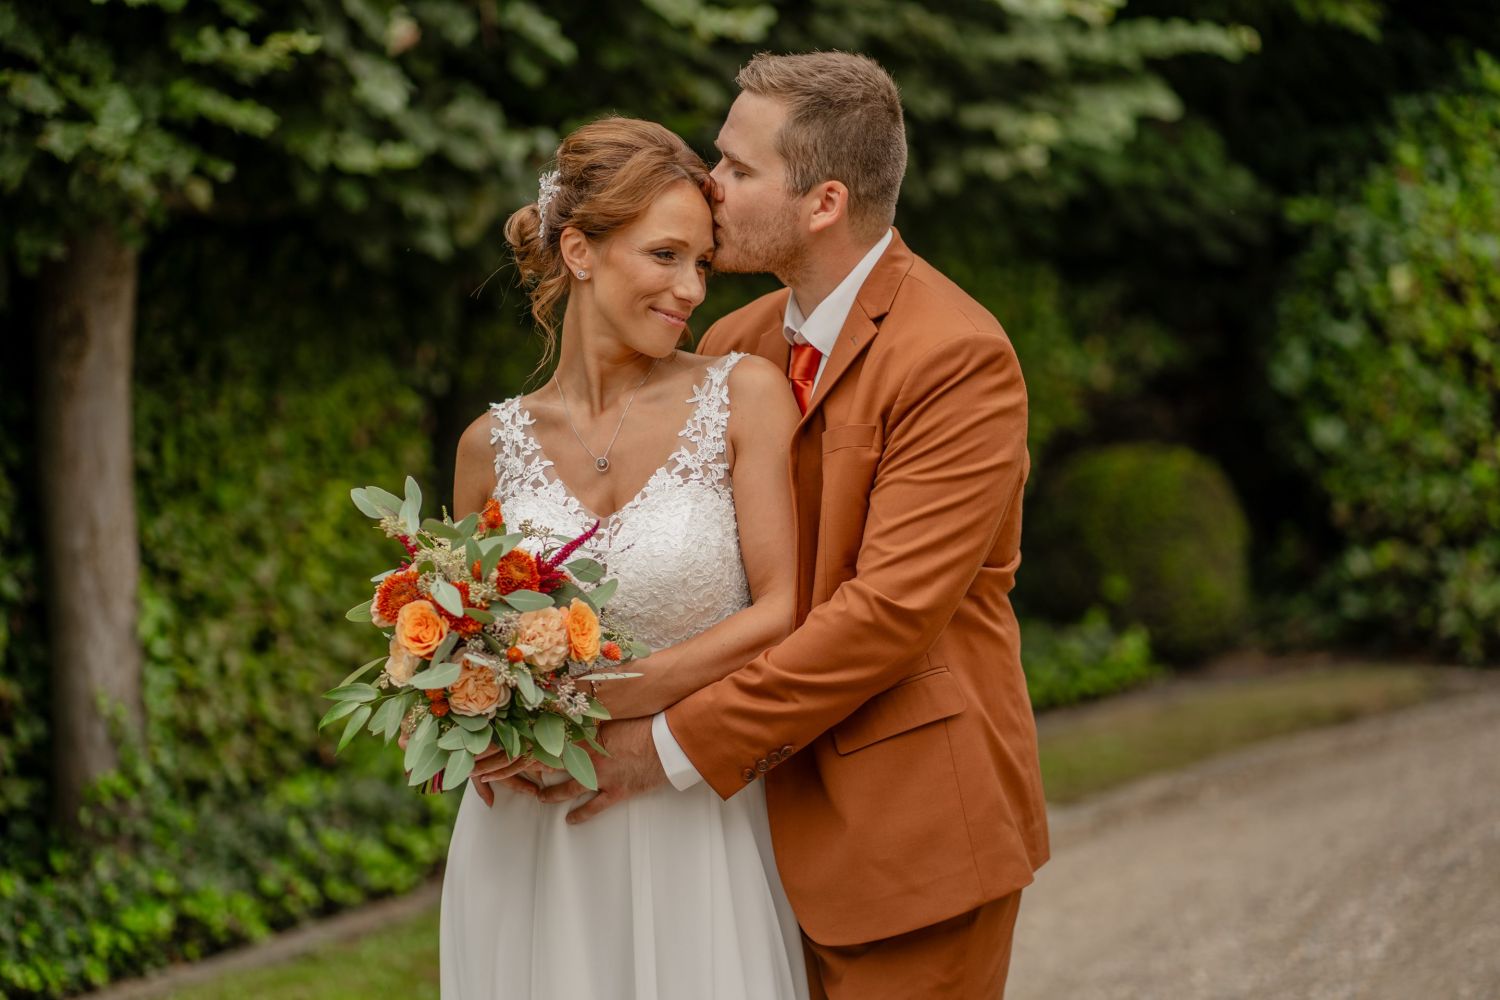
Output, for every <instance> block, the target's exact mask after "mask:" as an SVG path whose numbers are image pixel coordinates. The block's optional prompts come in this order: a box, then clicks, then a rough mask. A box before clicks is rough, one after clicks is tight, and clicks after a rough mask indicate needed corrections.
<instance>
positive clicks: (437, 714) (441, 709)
mask: <svg viewBox="0 0 1500 1000" xmlns="http://www.w3.org/2000/svg"><path fill="white" fill-rule="evenodd" d="M427 711H429V712H431V713H432V714H433V717H434V718H438V719H441V718H442V717H443V716H445V715H447V714H448V702H447V701H446V700H445V699H440V700H438V701H435V702H433V703H432V704H431V705H428V706H427Z"/></svg>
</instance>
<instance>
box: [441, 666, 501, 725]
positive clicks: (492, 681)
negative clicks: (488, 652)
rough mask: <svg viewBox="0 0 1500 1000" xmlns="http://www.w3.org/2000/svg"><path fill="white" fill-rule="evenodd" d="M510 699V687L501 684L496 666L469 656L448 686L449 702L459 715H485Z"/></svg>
mask: <svg viewBox="0 0 1500 1000" xmlns="http://www.w3.org/2000/svg"><path fill="white" fill-rule="evenodd" d="M509 701H510V688H508V687H502V686H501V684H500V679H499V677H498V676H496V674H495V668H493V667H491V666H489V665H488V664H486V663H479V662H475V661H474V660H471V659H467V658H465V660H464V661H463V669H462V671H461V672H460V673H459V675H458V680H456V681H454V682H453V683H452V684H451V685H449V687H448V704H449V705H450V706H452V708H453V711H455V712H457V713H458V714H459V715H484V714H485V713H487V712H489V711H491V710H492V709H496V708H499V707H501V705H503V704H505V703H507V702H509Z"/></svg>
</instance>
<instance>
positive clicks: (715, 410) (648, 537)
mask: <svg viewBox="0 0 1500 1000" xmlns="http://www.w3.org/2000/svg"><path fill="white" fill-rule="evenodd" d="M742 357H744V355H743V354H739V353H735V354H730V355H728V356H727V357H724V358H722V359H720V360H718V361H715V362H714V363H713V364H712V365H710V366H709V369H708V372H707V374H706V375H705V377H704V379H703V381H702V382H700V383H699V384H698V385H697V386H696V387H694V389H693V394H692V396H691V397H689V398H688V399H687V400H686V402H689V403H693V404H694V406H693V412H692V415H691V416H690V417H689V418H688V421H687V424H686V425H685V426H684V427H683V428H682V430H681V431H680V432H679V433H678V436H679V437H681V438H683V439H684V440H683V443H682V444H681V445H680V446H679V447H678V448H677V450H676V451H674V452H672V454H671V455H670V456H668V458H667V461H666V463H665V464H664V465H662V466H661V467H660V468H658V469H657V470H656V471H655V472H654V473H652V475H651V478H650V479H649V480H647V482H646V485H645V486H643V487H642V488H641V491H640V492H639V493H637V494H636V495H635V497H634V498H632V499H631V500H630V501H629V502H628V503H626V504H625V506H623V507H621V508H620V509H619V510H617V511H616V512H615V513H613V514H611V515H610V516H609V517H607V518H602V519H600V525H599V531H598V533H597V534H595V535H594V537H593V538H591V539H589V540H588V541H587V542H585V543H584V545H583V547H582V548H580V549H579V552H578V554H579V555H587V556H589V557H590V558H592V559H596V560H598V561H599V562H600V563H602V564H603V565H604V568H605V572H606V574H607V575H608V576H610V577H613V578H616V579H618V580H619V581H620V589H619V590H618V591H617V592H616V593H615V596H614V598H613V599H612V600H611V601H610V603H609V610H610V613H611V615H612V616H614V617H615V618H616V619H617V620H618V621H619V622H620V624H621V625H622V626H624V627H625V628H627V629H629V630H630V631H631V632H632V633H633V634H634V635H635V637H636V638H637V639H639V640H640V641H641V642H644V643H646V644H647V645H649V646H651V647H652V648H654V649H660V648H662V647H665V646H670V645H672V644H674V643H678V642H682V641H683V640H685V639H689V638H691V637H693V636H694V635H697V634H698V633H699V632H702V631H703V630H704V629H706V628H708V627H710V626H712V625H715V624H717V623H718V622H720V621H722V620H723V619H725V618H728V617H729V616H730V615H732V614H734V613H735V612H736V611H739V610H740V609H741V608H744V607H746V606H748V605H749V603H750V586H749V583H748V582H747V581H746V579H745V566H744V563H743V562H742V561H741V559H740V536H739V526H738V524H737V523H736V521H735V517H734V490H733V487H732V485H731V482H730V478H729V463H728V461H727V460H726V457H725V445H724V432H725V430H726V429H727V427H728V425H729V373H730V372H731V371H733V370H734V366H735V365H736V364H737V363H738V362H739V359H740V358H742ZM490 414H491V416H492V418H493V420H494V425H493V426H492V427H491V429H490V443H491V444H492V445H494V448H495V491H494V496H495V497H496V499H498V500H499V501H500V506H501V509H502V510H503V511H504V512H505V521H506V523H507V525H510V526H518V525H521V524H522V523H524V522H527V521H530V522H531V523H532V524H534V525H536V526H537V527H539V528H542V529H544V530H546V531H547V532H548V533H552V534H559V535H567V536H569V537H576V536H577V535H579V534H581V533H583V532H584V531H585V530H587V528H588V526H589V525H590V524H592V523H593V522H594V520H595V515H594V514H592V513H591V512H590V511H589V510H588V509H587V508H585V507H584V506H583V504H581V503H580V502H579V501H578V498H577V497H575V496H574V495H573V494H572V492H571V491H569V489H568V487H567V484H565V483H564V482H563V481H562V480H561V479H559V478H557V475H556V473H555V471H554V470H553V466H552V462H551V460H550V459H548V458H547V457H546V456H545V454H543V452H542V448H541V445H539V444H538V443H537V440H536V437H535V436H534V435H533V434H532V432H531V430H530V427H531V425H532V424H533V423H534V420H533V419H532V416H531V414H530V413H528V412H527V411H526V408H525V407H523V406H522V405H521V398H520V397H519V396H515V397H512V398H511V399H507V400H506V401H505V402H503V403H494V404H492V405H491V406H490ZM541 544H542V543H540V542H532V541H531V540H530V539H528V540H527V542H525V543H523V545H524V546H526V547H528V548H531V549H532V550H533V551H535V549H536V548H538V547H540V545H541Z"/></svg>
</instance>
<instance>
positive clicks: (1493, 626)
mask: <svg viewBox="0 0 1500 1000" xmlns="http://www.w3.org/2000/svg"><path fill="white" fill-rule="evenodd" d="M1387 150H1388V157H1387V159H1386V161H1385V162H1384V163H1381V164H1379V165H1378V166H1376V167H1374V168H1373V169H1371V170H1370V171H1369V172H1368V173H1367V174H1366V175H1365V177H1364V178H1363V180H1362V181H1361V182H1360V183H1359V184H1358V186H1357V187H1355V188H1354V189H1353V190H1351V191H1348V192H1347V193H1344V194H1338V195H1329V196H1326V197H1319V198H1309V199H1305V200H1302V201H1299V202H1297V203H1296V205H1295V208H1294V217H1295V218H1296V219H1297V220H1298V221H1301V222H1303V223H1305V224H1306V225H1307V226H1309V227H1310V228H1309V231H1310V234H1311V239H1310V243H1309V245H1308V247H1307V249H1306V251H1305V252H1304V253H1303V255H1302V257H1301V258H1300V260H1299V261H1298V262H1297V265H1296V272H1295V273H1296V276H1295V279H1294V282H1293V284H1292V286H1291V289H1290V294H1289V295H1288V296H1287V298H1286V300H1285V302H1284V304H1283V307H1282V309H1281V312H1280V317H1279V330H1278V332H1277V337H1276V343H1275V353H1274V357H1273V360H1272V364H1271V369H1270V371H1271V378H1272V380H1273V382H1274V384H1275V386H1276V388H1277V389H1278V390H1279V391H1280V392H1281V394H1282V396H1283V398H1284V399H1285V400H1286V402H1287V404H1288V411H1289V412H1288V416H1289V418H1290V421H1289V422H1290V423H1291V426H1292V428H1293V433H1292V434H1291V435H1289V439H1290V446H1291V447H1292V449H1293V455H1294V458H1295V460H1296V461H1297V462H1298V464H1299V465H1300V466H1301V468H1302V469H1303V470H1304V472H1305V473H1306V474H1307V475H1308V476H1309V477H1311V478H1312V479H1313V481H1314V482H1316V484H1317V485H1318V487H1319V488H1320V490H1321V492H1322V495H1323V498H1324V499H1325V501H1326V512H1327V517H1328V521H1329V522H1330V523H1331V525H1332V527H1333V529H1334V531H1335V532H1336V533H1337V537H1338V540H1339V551H1338V553H1337V557H1336V559H1335V560H1334V562H1333V566H1332V568H1331V569H1329V570H1328V571H1327V572H1326V573H1325V574H1324V576H1323V579H1322V591H1323V607H1324V608H1325V609H1326V611H1325V614H1327V615H1328V616H1329V617H1331V618H1332V623H1331V624H1332V631H1333V632H1334V633H1335V634H1336V635H1342V636H1355V635H1358V636H1369V635H1371V634H1376V635H1380V636H1384V637H1390V638H1393V639H1395V640H1397V641H1399V642H1403V643H1407V644H1413V645H1422V646H1427V647H1430V648H1437V649H1441V650H1444V651H1447V652H1452V653H1456V654H1458V655H1459V656H1462V657H1463V658H1464V659H1466V660H1470V661H1479V660H1483V659H1486V658H1491V657H1494V656H1495V655H1497V654H1500V433H1497V431H1496V426H1497V421H1500V62H1497V61H1496V60H1494V59H1492V58H1488V57H1485V56H1479V57H1477V58H1476V59H1475V61H1474V63H1473V65H1472V67H1471V68H1470V69H1469V70H1468V72H1467V73H1466V74H1465V76H1464V78H1463V80H1462V81H1461V84H1460V86H1459V87H1458V88H1456V89H1455V90H1453V91H1452V92H1448V93H1435V94H1430V95H1426V96H1423V97H1418V98H1412V99H1410V100H1407V101H1405V102H1402V103H1401V104H1400V105H1399V106H1398V110H1397V122H1396V125H1395V127H1394V128H1393V129H1392V130H1391V131H1390V133H1389V135H1388V137H1387Z"/></svg>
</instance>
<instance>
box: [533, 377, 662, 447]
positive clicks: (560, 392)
mask: <svg viewBox="0 0 1500 1000" xmlns="http://www.w3.org/2000/svg"><path fill="white" fill-rule="evenodd" d="M659 361H661V358H657V359H656V361H653V362H651V367H650V368H647V369H646V378H643V379H641V380H640V381H639V382H637V383H636V386H635V389H633V390H632V391H631V393H630V399H629V400H628V401H627V402H626V403H625V409H624V410H623V411H622V412H621V413H620V422H619V423H618V424H616V425H615V436H614V437H612V438H610V439H609V445H608V446H607V447H606V448H605V449H604V454H602V455H595V454H594V450H593V449H592V448H590V447H589V446H588V443H587V442H585V441H584V440H583V435H582V434H580V433H578V428H577V427H576V426H575V425H574V423H573V415H572V414H571V413H569V412H568V397H567V396H566V395H565V394H564V393H563V387H562V379H558V380H557V398H558V399H560V400H562V408H563V416H564V417H566V418H567V421H568V427H569V428H570V429H571V430H572V431H573V436H574V437H576V438H577V439H578V443H579V444H580V445H583V450H584V451H586V452H588V453H589V457H590V458H592V459H593V460H594V469H595V471H597V472H599V473H601V474H602V473H605V472H608V471H609V450H610V448H613V447H614V446H615V441H616V440H617V439H618V438H619V437H620V428H622V427H624V426H625V414H627V413H629V412H630V407H631V404H633V403H634V402H635V396H636V393H638V392H640V391H641V386H643V385H645V384H646V379H648V378H650V377H651V373H652V372H654V371H656V365H657V362H659Z"/></svg>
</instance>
